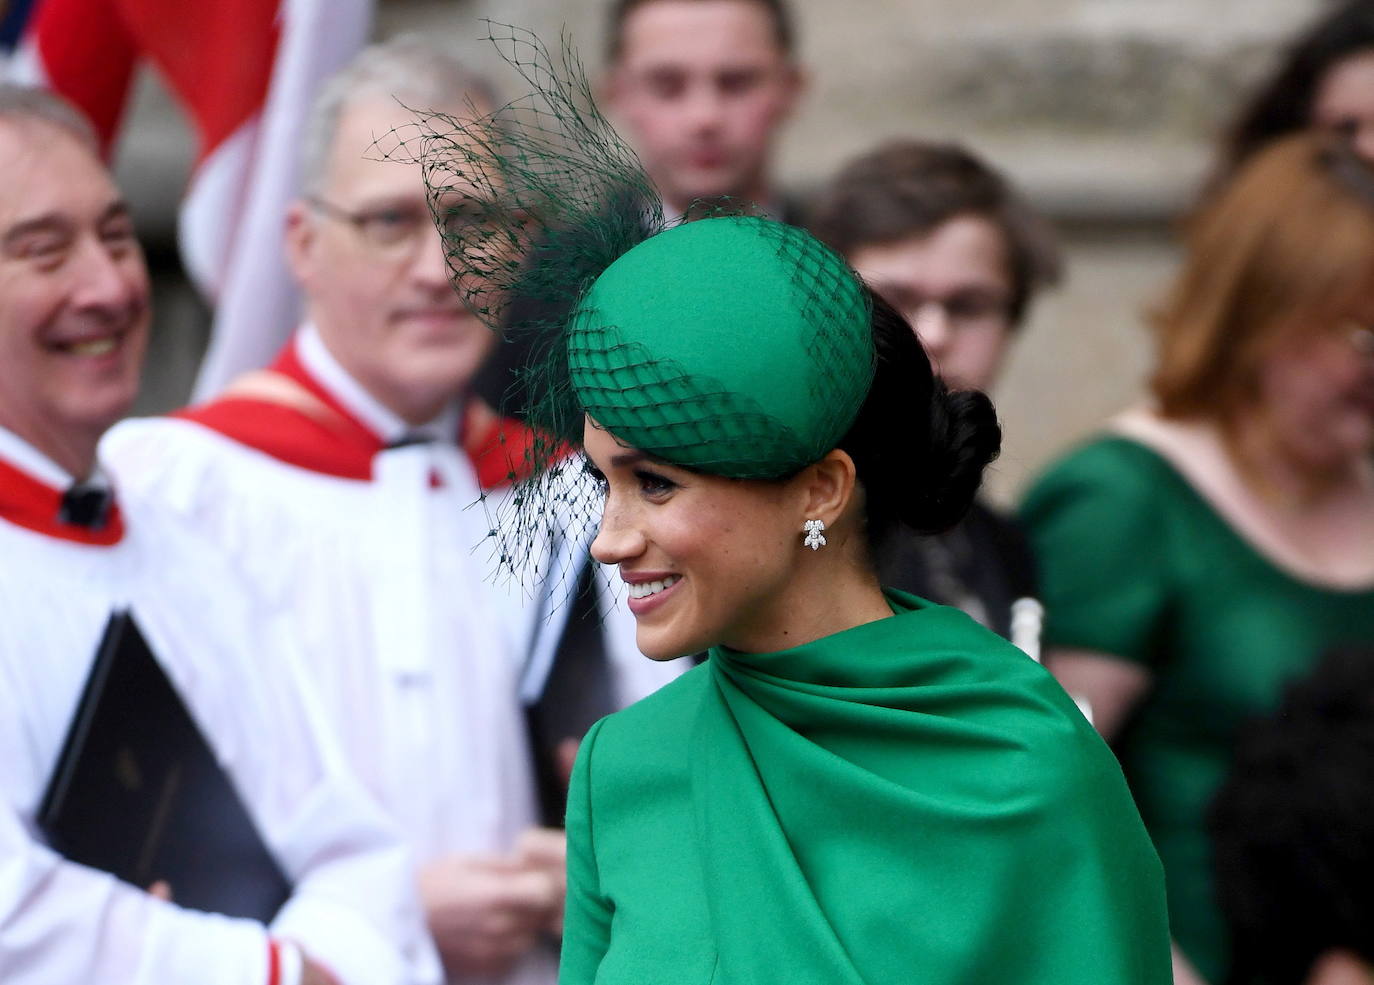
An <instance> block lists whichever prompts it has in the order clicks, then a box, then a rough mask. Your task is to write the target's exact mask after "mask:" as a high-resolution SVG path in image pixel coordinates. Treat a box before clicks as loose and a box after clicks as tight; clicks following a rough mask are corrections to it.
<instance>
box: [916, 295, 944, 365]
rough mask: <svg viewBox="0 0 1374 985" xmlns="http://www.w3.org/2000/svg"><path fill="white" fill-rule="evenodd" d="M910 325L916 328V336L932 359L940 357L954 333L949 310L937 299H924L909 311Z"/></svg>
mask: <svg viewBox="0 0 1374 985" xmlns="http://www.w3.org/2000/svg"><path fill="white" fill-rule="evenodd" d="M911 327H912V328H914V329H916V337H917V338H918V339H920V340H921V345H922V346H924V347H925V350H926V354H927V355H929V356H930V358H932V359H938V358H939V357H940V355H941V354H942V353H943V352H944V351H945V349H946V348H948V347H949V343H950V339H951V338H953V335H954V328H953V326H952V325H951V324H950V318H949V312H948V311H946V310H945V306H944V305H943V304H941V303H940V302H939V301H926V302H924V303H922V304H921V305H920V306H919V307H917V308H916V309H915V310H914V311H913V312H912V313H911Z"/></svg>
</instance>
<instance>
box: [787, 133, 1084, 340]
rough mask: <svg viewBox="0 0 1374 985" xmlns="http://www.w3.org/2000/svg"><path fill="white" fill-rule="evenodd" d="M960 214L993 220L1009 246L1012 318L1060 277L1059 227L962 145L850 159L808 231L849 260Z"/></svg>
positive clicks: (903, 146) (898, 146)
mask: <svg viewBox="0 0 1374 985" xmlns="http://www.w3.org/2000/svg"><path fill="white" fill-rule="evenodd" d="M959 215H975V216H979V217H981V218H983V219H986V220H988V221H989V222H991V223H992V224H993V225H994V226H995V227H996V228H997V230H998V231H999V232H1000V233H1001V235H1002V241H1003V243H1004V245H1005V247H1006V257H1007V266H1008V270H1007V274H1008V276H1009V278H1010V280H1011V291H1012V296H1011V303H1010V306H1009V310H1008V316H1009V321H1010V323H1011V326H1012V327H1013V328H1014V327H1016V325H1018V324H1019V323H1020V322H1021V320H1022V319H1023V318H1024V317H1025V314H1026V310H1027V308H1028V307H1029V305H1030V300H1031V297H1032V296H1033V295H1034V293H1035V292H1036V290H1038V289H1039V288H1041V287H1045V286H1048V285H1051V284H1054V283H1056V282H1057V281H1058V280H1059V277H1060V273H1061V269H1062V264H1061V261H1060V256H1059V247H1058V244H1057V243H1056V241H1055V235H1054V230H1053V228H1052V227H1051V226H1050V224H1049V222H1047V221H1046V220H1045V219H1044V218H1043V217H1042V216H1041V215H1039V213H1037V212H1036V211H1035V210H1034V209H1032V208H1031V207H1030V205H1028V204H1027V203H1026V201H1025V200H1024V199H1023V198H1022V197H1021V195H1020V194H1019V193H1018V192H1017V191H1016V189H1015V188H1013V187H1012V185H1011V183H1010V182H1009V181H1007V179H1006V178H1005V177H1004V176H1003V175H1001V174H1000V173H999V172H997V171H996V170H995V169H993V168H991V167H989V166H988V165H987V164H985V163H984V162H983V161H982V160H981V159H980V158H978V157H977V156H975V155H974V154H972V153H970V152H969V151H967V150H965V149H964V148H963V147H961V146H959V145H958V144H946V143H932V142H928V141H922V140H894V141H891V142H889V143H885V144H883V145H881V146H879V147H877V148H876V149H874V150H872V151H870V152H869V153H867V154H864V155H862V156H860V157H857V158H855V159H854V160H852V161H850V162H849V163H848V164H846V165H845V166H844V167H842V168H841V169H840V170H839V172H838V173H837V174H836V175H835V177H834V178H832V179H831V181H830V182H829V184H827V185H826V187H825V188H824V189H823V190H822V191H821V193H820V195H819V196H818V197H817V200H816V203H815V205H814V206H813V208H812V212H811V217H810V221H809V222H808V223H807V228H808V229H810V230H811V232H812V233H814V234H815V235H816V237H817V238H818V239H820V240H822V241H823V242H825V243H827V244H829V246H830V247H831V249H833V250H835V252H837V253H839V254H840V255H841V256H845V257H850V256H853V255H854V253H855V252H856V251H857V250H859V249H861V248H863V247H865V246H870V245H873V244H875V243H893V242H898V241H900V240H904V239H906V238H908V237H912V236H919V237H924V236H928V235H929V234H931V233H933V232H934V231H935V230H936V228H937V227H939V226H941V225H943V224H944V223H945V222H947V221H949V220H950V219H953V218H954V217H955V216H959Z"/></svg>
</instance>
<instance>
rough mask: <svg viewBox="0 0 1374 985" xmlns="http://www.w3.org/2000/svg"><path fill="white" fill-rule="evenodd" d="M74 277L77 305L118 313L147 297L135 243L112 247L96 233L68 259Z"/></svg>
mask: <svg viewBox="0 0 1374 985" xmlns="http://www.w3.org/2000/svg"><path fill="white" fill-rule="evenodd" d="M71 263H72V273H73V276H74V277H75V278H76V279H77V283H76V287H75V289H74V290H73V291H72V300H73V303H74V304H75V305H76V306H77V307H78V308H80V309H85V310H96V311H104V312H107V313H112V314H113V313H120V312H123V311H127V310H129V309H131V308H135V307H137V306H139V305H141V304H143V303H145V302H146V301H147V295H148V277H147V273H146V271H145V268H144V266H143V253H142V251H141V250H140V249H139V247H138V245H137V244H136V243H127V244H121V245H120V246H119V247H118V248H117V249H111V248H110V247H108V246H107V245H106V244H105V243H104V242H102V241H101V240H100V239H99V238H98V237H91V238H90V242H89V246H88V247H87V248H86V249H83V250H82V251H81V255H80V256H78V257H75V258H73V259H72V261H71Z"/></svg>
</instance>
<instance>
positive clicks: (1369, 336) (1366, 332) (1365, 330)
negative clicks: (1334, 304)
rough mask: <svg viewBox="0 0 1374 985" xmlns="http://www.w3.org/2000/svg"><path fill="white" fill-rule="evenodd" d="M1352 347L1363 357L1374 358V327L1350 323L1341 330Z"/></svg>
mask: <svg viewBox="0 0 1374 985" xmlns="http://www.w3.org/2000/svg"><path fill="white" fill-rule="evenodd" d="M1340 331H1341V334H1342V335H1344V336H1345V339H1346V341H1347V342H1349V343H1350V347H1351V348H1352V349H1354V350H1355V351H1356V352H1358V353H1359V354H1360V355H1362V356H1374V327H1371V326H1369V325H1365V324H1362V323H1361V322H1357V321H1348V322H1346V323H1345V324H1343V325H1342V326H1341V328H1340Z"/></svg>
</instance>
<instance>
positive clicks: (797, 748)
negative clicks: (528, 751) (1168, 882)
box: [560, 592, 1170, 985]
mask: <svg viewBox="0 0 1374 985" xmlns="http://www.w3.org/2000/svg"><path fill="white" fill-rule="evenodd" d="M888 598H889V602H890V603H891V605H892V607H893V610H894V613H895V615H894V616H893V617H892V618H889V619H882V620H879V621H877V622H873V623H868V624H866V625H863V626H859V627H856V628H854V629H851V630H847V631H845V632H842V633H837V634H835V635H834V636H830V637H827V638H825V639H821V640H817V641H815V642H814V643H809V644H807V645H805V646H800V647H796V648H794V649H790V650H784V651H781V652H777V653H767V654H745V653H738V652H734V651H731V650H727V649H723V648H716V649H714V650H712V651H711V656H710V659H709V660H708V661H707V662H706V663H705V664H704V665H703V666H701V667H698V668H696V669H694V670H692V671H690V672H688V673H687V674H685V675H684V676H683V677H681V678H679V679H678V680H676V681H675V682H673V683H672V684H670V685H668V686H667V687H665V688H664V689H662V690H661V691H659V692H657V693H656V694H654V695H652V696H650V697H649V698H646V699H645V700H643V701H641V702H639V703H638V704H636V705H633V706H631V707H630V708H627V709H626V710H624V711H621V712H618V713H617V714H614V715H611V716H610V717H609V718H605V719H602V720H601V721H600V722H599V723H597V725H596V726H595V727H594V728H593V729H592V731H591V732H590V733H589V734H588V735H587V738H586V739H585V740H584V741H583V744H582V748H581V750H580V752H579V755H578V760H577V765H576V768H575V769H574V771H573V777H572V790H571V794H570V796H569V801H568V906H567V918H566V924H565V928H564V940H563V961H562V970H561V975H560V982H561V985H583V983H591V982H596V983H598V985H670V983H671V985H706V983H708V982H713V983H716V985H765V983H774V982H776V983H786V985H912V983H916V985H987V983H997V985H1018V983H1032V982H1033V983H1054V985H1088V983H1092V985H1102V983H1112V985H1168V983H1169V981H1170V969H1169V954H1168V929H1167V921H1166V917H1165V908H1164V898H1163V885H1162V878H1163V877H1162V872H1161V870H1160V866H1159V861H1158V858H1157V856H1156V855H1155V853H1154V851H1153V849H1152V848H1151V846H1150V844H1149V840H1148V836H1147V835H1146V833H1145V831H1144V828H1143V827H1142V825H1141V823H1140V819H1139V816H1138V814H1137V813H1136V811H1135V808H1134V807H1133V806H1132V804H1131V802H1130V795H1129V793H1128V791H1127V789H1126V786H1125V783H1124V780H1123V778H1122V776H1121V771H1120V767H1119V766H1118V765H1117V763H1116V762H1115V760H1114V759H1113V758H1112V756H1111V754H1110V752H1109V751H1108V750H1107V748H1106V746H1105V745H1103V743H1102V742H1101V740H1100V739H1099V738H1098V737H1097V736H1096V734H1095V733H1094V732H1093V731H1092V729H1091V727H1090V726H1089V725H1088V724H1087V723H1086V722H1085V721H1084V720H1083V717H1082V715H1080V714H1079V712H1078V710H1077V709H1076V708H1075V707H1074V705H1073V703H1072V702H1071V701H1069V699H1068V698H1067V696H1066V695H1065V694H1064V692H1063V690H1062V689H1061V688H1060V687H1059V686H1058V684H1056V683H1055V682H1054V681H1053V679H1051V678H1050V677H1049V675H1048V674H1046V673H1045V672H1044V671H1043V670H1042V669H1041V668H1040V667H1039V665H1037V664H1036V663H1034V662H1033V661H1031V660H1030V659H1029V658H1028V657H1026V656H1025V655H1024V654H1023V653H1021V651H1019V650H1017V649H1016V648H1014V647H1013V646H1011V644H1009V643H1007V642H1005V641H1004V640H1002V639H1000V638H999V637H997V636H995V635H994V634H992V633H991V632H989V631H987V630H985V629H983V628H982V627H980V626H978V625H977V624H976V623H974V622H973V620H971V619H969V618H968V617H967V616H965V615H964V614H963V613H961V612H959V611H957V610H955V609H950V608H945V607H943V606H937V605H933V604H931V603H929V602H924V601H922V600H919V599H916V598H914V597H912V596H908V595H903V594H900V593H897V592H889V593H888Z"/></svg>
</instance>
